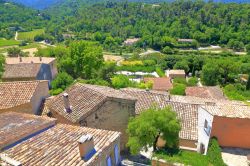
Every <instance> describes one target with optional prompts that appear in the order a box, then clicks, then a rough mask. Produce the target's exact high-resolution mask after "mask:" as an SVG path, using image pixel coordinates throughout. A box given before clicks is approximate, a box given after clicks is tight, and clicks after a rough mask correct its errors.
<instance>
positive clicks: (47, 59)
mask: <svg viewBox="0 0 250 166" xmlns="http://www.w3.org/2000/svg"><path fill="white" fill-rule="evenodd" d="M55 60H56V59H55V58H51V57H42V59H40V57H22V61H21V62H20V58H19V57H11V58H6V59H5V63H6V64H22V63H24V64H27V63H38V64H42V63H44V64H49V63H51V62H53V61H55Z"/></svg>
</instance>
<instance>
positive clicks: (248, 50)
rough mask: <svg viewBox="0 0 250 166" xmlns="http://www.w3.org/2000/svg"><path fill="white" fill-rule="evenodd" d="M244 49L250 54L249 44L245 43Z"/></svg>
mask: <svg viewBox="0 0 250 166" xmlns="http://www.w3.org/2000/svg"><path fill="white" fill-rule="evenodd" d="M246 51H247V53H248V54H250V44H248V45H246Z"/></svg>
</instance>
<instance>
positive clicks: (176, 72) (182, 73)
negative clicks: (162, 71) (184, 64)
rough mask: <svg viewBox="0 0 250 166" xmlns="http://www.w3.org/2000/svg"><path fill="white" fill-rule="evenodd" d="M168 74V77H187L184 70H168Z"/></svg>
mask: <svg viewBox="0 0 250 166" xmlns="http://www.w3.org/2000/svg"><path fill="white" fill-rule="evenodd" d="M166 75H167V77H170V78H171V79H175V78H186V73H185V71H184V70H167V71H166Z"/></svg>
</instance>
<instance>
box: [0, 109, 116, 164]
mask: <svg viewBox="0 0 250 166" xmlns="http://www.w3.org/2000/svg"><path fill="white" fill-rule="evenodd" d="M0 133H1V134H0V165H23V166H31V165H32V166H40V165H62V166H64V165H65V166H66V165H91V166H92V165H96V166H114V165H119V163H120V145H119V144H120V133H119V132H116V131H108V130H101V129H93V128H87V127H78V126H71V125H66V124H56V120H55V119H52V118H46V117H41V116H35V115H29V114H21V113H14V112H8V113H4V114H0Z"/></svg>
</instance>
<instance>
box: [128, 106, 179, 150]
mask: <svg viewBox="0 0 250 166" xmlns="http://www.w3.org/2000/svg"><path fill="white" fill-rule="evenodd" d="M180 129H181V126H180V121H179V120H178V119H177V115H176V113H175V112H173V111H172V110H171V109H170V107H166V108H164V109H159V108H151V109H148V110H146V111H144V112H142V113H141V114H140V115H139V116H137V117H135V118H132V119H131V120H130V121H129V124H128V128H127V133H128V134H129V140H128V143H127V146H128V147H129V148H130V152H131V153H132V154H138V153H139V151H140V150H142V149H144V150H147V148H148V147H153V148H154V150H156V143H157V140H158V138H159V137H161V138H163V139H164V140H165V141H166V142H167V145H166V146H168V147H176V146H177V145H178V140H179V131H180Z"/></svg>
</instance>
